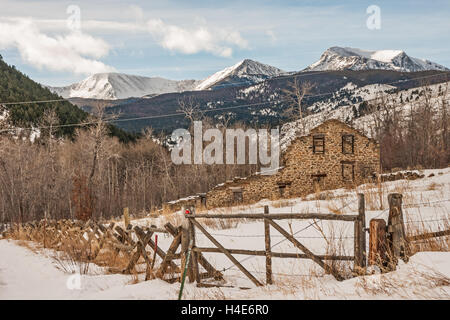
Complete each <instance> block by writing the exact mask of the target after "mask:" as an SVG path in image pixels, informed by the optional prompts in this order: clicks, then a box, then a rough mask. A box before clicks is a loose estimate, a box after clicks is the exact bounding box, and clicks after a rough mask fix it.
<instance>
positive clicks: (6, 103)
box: [0, 70, 449, 105]
mask: <svg viewBox="0 0 450 320" xmlns="http://www.w3.org/2000/svg"><path fill="white" fill-rule="evenodd" d="M336 71H337V70H326V71H314V74H318V73H333V72H336ZM448 74H449V73H448V72H441V73H437V74H432V75H428V76H421V77H416V78H410V79H403V80H396V81H392V82H387V83H376V84H384V85H390V84H394V83H400V82H409V81H414V80H419V79H426V78H433V77H437V76H441V75H448ZM309 75H311V74H297V75H286V76H279V77H274V78H270V79H266V80H264V81H262V82H259V83H255V85H257V84H261V83H263V82H265V81H267V80H272V79H274V80H277V79H281V78H298V77H306V76H309ZM235 83H240V82H235ZM242 83H245V82H242ZM335 92H336V91H332V92H326V93H321V94H316V95H305V98H314V97H320V96H324V95H330V94H333V93H335ZM138 98H139V97H138ZM61 101H67V102H70V101H69V100H68V99H64V98H62V99H52V100H35V101H22V102H0V105H12V104H33V103H50V102H61ZM233 101H235V100H229V101H222V102H233Z"/></svg>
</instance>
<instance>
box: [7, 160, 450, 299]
mask: <svg viewBox="0 0 450 320" xmlns="http://www.w3.org/2000/svg"><path fill="white" fill-rule="evenodd" d="M423 174H424V175H425V178H423V179H418V180H412V181H408V180H399V181H393V182H386V183H384V184H383V185H382V188H381V191H380V189H379V188H377V186H375V185H364V186H360V187H358V188H357V190H346V189H339V190H334V191H328V192H324V193H322V194H321V195H310V196H308V197H305V198H303V199H300V198H298V199H286V200H280V201H268V200H263V201H260V202H259V203H257V204H255V205H251V206H244V207H240V208H239V207H234V208H222V209H216V210H210V211H209V212H210V213H212V212H226V213H232V212H236V213H237V212H254V213H261V212H262V211H263V206H264V205H269V207H270V212H271V213H276V212H279V213H289V212H296V213H302V212H320V213H329V212H334V213H336V212H340V214H354V213H356V211H357V196H356V193H357V192H363V193H364V194H365V195H366V218H367V221H366V223H367V224H368V223H369V221H370V220H371V219H372V218H384V219H387V217H388V210H386V209H387V195H388V194H389V193H392V192H399V193H402V194H403V211H404V218H405V224H406V229H407V230H406V231H407V233H409V234H411V233H415V232H417V230H432V231H438V230H442V229H443V228H448V222H449V220H450V215H449V212H450V168H447V169H441V170H424V171H423ZM380 192H381V194H382V203H380V199H379V195H380ZM180 215H181V213H176V214H173V215H168V216H163V217H159V218H156V219H155V218H145V219H139V220H134V221H133V223H134V224H139V225H156V226H158V227H161V226H162V225H164V223H166V222H167V221H171V222H172V223H173V224H176V223H177V222H179V221H180ZM312 222H313V221H311V220H304V221H298V220H292V221H284V222H281V221H280V222H279V224H280V225H281V226H283V227H284V228H285V229H286V230H287V231H289V232H292V233H293V234H294V235H295V237H296V238H297V239H298V240H299V241H300V242H301V243H302V244H304V245H305V246H306V247H308V248H309V249H310V250H311V251H313V252H314V253H316V254H326V253H327V252H329V251H330V250H333V249H334V250H337V252H338V253H339V254H341V255H352V254H353V224H352V223H350V222H336V221H334V222H331V221H329V222H325V221H322V222H317V223H316V224H314V223H312ZM202 224H203V225H205V226H206V229H207V230H208V231H209V232H210V233H211V234H212V235H213V236H214V237H215V238H216V239H217V240H219V241H220V242H221V243H222V245H223V246H224V247H226V248H239V249H248V250H264V237H263V234H264V226H263V223H262V222H261V221H240V220H236V221H232V222H230V223H224V224H222V225H220V224H219V223H218V224H216V225H212V224H208V225H207V223H206V222H202ZM271 237H272V239H271V240H272V251H274V252H275V251H276V252H292V253H297V252H298V253H300V251H298V250H297V249H295V248H294V247H293V246H292V245H291V244H290V243H289V241H287V240H284V239H285V238H284V237H282V236H281V235H280V234H279V233H278V232H276V231H275V230H274V229H271ZM196 238H197V246H199V247H213V245H212V243H210V241H209V240H208V239H207V238H206V237H205V236H203V235H202V233H201V232H200V231H198V230H197V233H196ZM171 240H172V238H171V237H168V236H167V237H165V236H162V235H161V236H160V237H159V239H158V243H159V244H160V245H161V247H162V249H163V250H167V248H168V246H169V245H170V242H171ZM51 256H52V253H51V252H49V251H43V250H39V249H38V250H37V253H35V252H33V251H31V250H30V249H28V248H26V247H23V246H20V245H19V244H18V243H16V242H14V241H8V240H0V257H1V259H0V299H15V298H25V299H32V298H36V299H53V298H60V299H80V298H82V299H176V298H177V294H178V290H179V286H180V285H179V283H175V284H168V283H166V282H164V281H162V280H159V279H158V280H151V281H146V282H144V281H141V282H139V283H137V284H133V283H134V282H135V281H134V280H135V278H133V277H132V276H127V275H110V274H106V272H105V271H104V270H103V269H102V268H99V267H96V266H92V267H91V269H90V272H89V273H88V275H82V276H81V279H79V280H80V281H79V283H78V279H77V278H76V276H75V277H74V276H73V275H71V274H67V273H65V272H63V271H62V270H61V269H59V268H58V265H57V264H56V263H55V261H54V259H52V258H51ZM205 257H206V259H207V260H208V261H209V262H210V263H211V264H213V265H214V266H215V267H216V268H217V269H218V270H220V271H223V272H224V278H225V283H223V285H224V286H227V287H222V288H197V287H196V286H195V285H193V284H186V287H185V293H184V298H185V299H386V298H394V299H402V298H407V299H424V298H425V299H427V298H428V299H429V298H432V299H450V252H420V253H416V254H415V255H414V256H412V257H411V259H410V261H409V263H407V264H405V263H403V262H400V264H399V266H398V268H397V270H396V271H394V272H391V273H387V274H380V273H379V272H377V270H375V269H374V270H373V272H374V274H372V275H368V276H364V277H357V278H349V279H347V280H344V281H342V282H338V281H336V280H335V279H334V278H333V277H332V276H330V275H324V273H323V270H321V269H320V267H318V266H316V265H315V264H314V263H313V262H311V261H309V260H305V259H280V258H273V262H272V264H273V272H274V284H273V285H270V286H264V287H259V288H257V287H255V286H254V285H253V283H252V282H251V281H250V280H248V279H247V278H246V277H245V275H244V274H242V273H241V272H240V271H239V270H238V269H237V268H236V267H235V266H234V265H233V264H232V262H231V261H229V260H228V258H226V257H225V256H224V255H223V254H218V253H209V254H205ZM235 257H236V259H237V260H239V261H240V262H241V263H242V264H243V265H244V266H245V267H246V268H247V269H248V270H250V271H251V273H252V274H254V275H255V277H256V278H257V279H259V280H260V281H261V282H265V267H264V266H265V258H264V257H256V256H243V255H235ZM159 262H160V260H159V261H157V262H156V264H159ZM350 268H351V264H350V263H348V264H345V263H343V264H342V265H341V269H342V272H344V273H345V274H347V275H348V274H349V273H350ZM224 270H225V271H224ZM77 284H79V286H78V285H77ZM239 287H247V288H250V289H249V290H242V289H239Z"/></svg>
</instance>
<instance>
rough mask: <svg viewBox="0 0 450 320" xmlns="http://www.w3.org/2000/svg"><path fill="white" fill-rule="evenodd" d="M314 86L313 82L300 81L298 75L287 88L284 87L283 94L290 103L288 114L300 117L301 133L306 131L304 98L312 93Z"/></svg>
mask: <svg viewBox="0 0 450 320" xmlns="http://www.w3.org/2000/svg"><path fill="white" fill-rule="evenodd" d="M313 87H314V85H313V84H312V83H311V82H309V81H305V82H300V81H299V80H298V77H294V80H293V81H290V82H289V83H288V87H287V89H282V93H283V96H284V98H285V99H286V100H287V103H288V104H289V108H288V109H287V111H286V113H287V114H288V115H292V116H293V117H294V118H297V119H299V121H300V125H301V128H300V130H301V134H305V132H306V124H305V121H304V118H305V115H304V111H303V109H304V108H303V107H304V106H303V100H304V98H305V96H307V95H308V94H310V93H311V91H312V89H313Z"/></svg>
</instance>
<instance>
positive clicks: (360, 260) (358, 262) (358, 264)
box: [353, 193, 365, 273]
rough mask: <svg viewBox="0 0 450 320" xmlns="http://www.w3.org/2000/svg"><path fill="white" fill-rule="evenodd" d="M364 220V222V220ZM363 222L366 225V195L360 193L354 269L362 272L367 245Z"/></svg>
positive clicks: (354, 246) (355, 227)
mask: <svg viewBox="0 0 450 320" xmlns="http://www.w3.org/2000/svg"><path fill="white" fill-rule="evenodd" d="M362 220H364V223H363V221H362ZM363 224H364V225H365V212H364V195H363V194H361V193H358V219H356V220H355V222H354V236H355V239H354V245H353V252H354V256H355V263H354V271H355V272H357V273H360V272H361V268H364V266H365V264H364V248H363V245H364V246H365V235H364V232H365V231H364V230H363V229H362V228H363Z"/></svg>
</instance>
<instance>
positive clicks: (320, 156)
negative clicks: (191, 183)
mask: <svg viewBox="0 0 450 320" xmlns="http://www.w3.org/2000/svg"><path fill="white" fill-rule="evenodd" d="M281 164H282V166H281V168H280V169H279V170H278V171H277V172H276V173H275V174H273V175H260V174H255V175H252V176H249V177H246V178H236V179H234V180H233V181H227V182H226V183H223V184H221V185H218V186H216V187H215V188H213V189H212V190H210V191H209V192H207V193H206V195H204V194H203V195H198V196H197V197H192V198H191V199H189V201H188V202H186V201H184V202H186V203H184V202H183V201H181V202H180V201H178V202H174V204H177V207H178V206H181V205H189V204H191V205H196V206H199V205H203V206H206V207H207V208H214V207H223V206H230V205H236V204H239V203H243V204H245V203H253V202H257V201H259V200H261V199H264V198H267V199H279V198H291V197H299V196H305V195H307V194H311V193H314V192H318V191H323V190H331V189H337V188H342V187H351V186H355V185H358V184H362V183H364V182H368V181H371V180H373V179H374V178H375V177H376V176H377V173H378V172H379V169H380V149H379V145H378V143H377V142H376V141H375V140H373V139H370V138H368V137H366V136H365V135H363V134H361V133H360V132H359V131H357V130H356V129H354V128H352V127H350V126H348V125H346V124H345V123H343V122H341V121H338V120H334V119H333V120H327V121H325V122H323V123H322V124H320V125H319V126H317V127H315V128H313V129H311V130H310V132H309V134H307V135H304V136H301V137H297V138H295V139H294V140H293V141H292V142H291V143H290V145H289V146H288V147H287V148H286V150H285V151H284V152H283V154H282V159H281Z"/></svg>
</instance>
